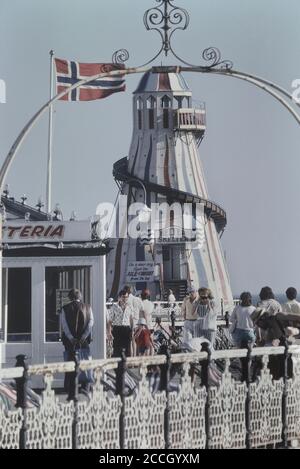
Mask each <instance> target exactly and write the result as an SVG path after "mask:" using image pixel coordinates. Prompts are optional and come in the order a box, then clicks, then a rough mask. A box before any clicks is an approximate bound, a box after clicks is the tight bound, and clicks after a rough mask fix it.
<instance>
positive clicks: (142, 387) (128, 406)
mask: <svg viewBox="0 0 300 469" xmlns="http://www.w3.org/2000/svg"><path fill="white" fill-rule="evenodd" d="M140 373H141V377H142V379H141V381H140V383H139V388H138V391H137V394H136V395H132V396H129V397H126V398H125V409H124V410H125V448H126V449H129V448H133V449H134V448H141V449H149V448H161V449H162V448H164V445H165V440H164V411H165V407H166V393H165V392H157V393H154V394H152V393H151V391H150V389H149V382H148V379H147V367H145V366H143V365H142V366H141V369H140Z"/></svg>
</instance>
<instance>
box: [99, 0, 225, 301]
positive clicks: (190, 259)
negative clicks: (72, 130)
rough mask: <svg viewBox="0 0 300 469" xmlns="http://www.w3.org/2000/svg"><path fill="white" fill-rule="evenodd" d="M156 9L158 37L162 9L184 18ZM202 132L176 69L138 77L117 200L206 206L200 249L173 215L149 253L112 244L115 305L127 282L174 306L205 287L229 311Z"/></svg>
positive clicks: (117, 172) (221, 215)
mask: <svg viewBox="0 0 300 469" xmlns="http://www.w3.org/2000/svg"><path fill="white" fill-rule="evenodd" d="M161 6H163V7H162V8H164V10H163V11H162V12H161V14H162V18H163V20H162V24H163V26H162V30H163V31H164V32H166V33H167V34H168V31H170V24H169V21H170V18H171V13H172V10H171V11H168V7H171V8H172V9H173V10H176V11H177V10H180V12H181V13H180V14H181V15H183V17H185V15H187V12H186V11H185V10H181V9H178V8H177V7H174V6H173V4H171V0H170V1H167V0H165V1H162V2H161ZM153 10H154V11H157V10H158V8H154V9H153ZM153 10H148V11H147V12H146V14H145V24H146V26H147V29H151V28H150V26H149V24H148V23H147V21H150V22H151V11H153ZM152 14H153V13H152ZM177 14H178V12H177ZM187 18H188V17H187ZM156 26H157V24H156ZM186 26H187V24H186V25H185V27H186ZM185 27H184V28H183V27H182V28H180V29H185ZM154 29H157V28H154ZM176 29H178V28H176ZM162 37H163V46H162V48H163V49H164V50H165V51H166V49H168V48H169V49H170V50H172V49H171V46H170V42H169V39H168V35H167V36H162ZM205 128H206V119H205V106H204V104H201V105H198V106H194V105H193V100H192V92H191V90H190V89H189V87H188V85H187V83H186V81H185V79H184V77H183V76H182V74H181V73H177V70H176V67H154V68H152V69H151V71H149V72H147V73H146V74H145V75H144V76H143V77H142V78H141V80H140V83H139V85H138V87H137V89H136V91H135V92H134V94H133V134H132V141H131V146H130V150H129V154H128V157H125V158H122V159H121V160H119V161H118V162H116V163H115V164H114V168H113V175H114V178H115V179H116V181H117V182H118V183H119V184H120V185H121V190H122V193H123V194H126V195H127V196H128V205H130V204H131V203H133V202H145V203H146V204H147V206H148V207H151V204H153V203H160V204H161V203H167V204H168V205H170V206H171V205H172V204H173V203H174V202H177V203H180V204H181V205H182V206H183V204H186V203H189V204H192V205H193V206H195V205H196V204H197V203H198V204H199V203H201V204H202V206H204V221H205V223H204V233H203V234H204V242H203V243H202V244H200V245H199V246H196V247H195V245H193V247H191V242H190V241H189V240H187V239H186V237H185V236H184V234H183V235H181V236H178V234H177V233H176V226H175V225H174V223H173V222H172V216H171V220H170V227H169V230H168V235H166V233H165V231H163V230H161V232H160V234H159V235H158V236H155V238H154V244H153V245H152V246H151V247H150V246H148V245H145V244H144V243H142V242H141V239H132V238H120V239H115V240H111V243H110V245H111V247H112V248H113V249H112V251H111V252H110V254H109V256H108V260H107V295H108V296H111V297H114V298H115V297H116V296H117V293H118V291H119V290H120V289H121V288H122V287H123V286H124V285H125V284H127V283H130V284H131V285H132V284H134V285H135V288H136V290H141V289H143V288H145V287H147V288H149V289H150V291H151V293H152V297H153V298H155V297H160V298H162V297H163V294H164V292H165V291H166V290H167V289H168V288H171V289H172V290H173V291H174V292H175V295H176V297H177V299H181V298H182V297H183V296H184V295H185V293H186V290H187V288H188V287H190V286H194V287H196V288H198V287H200V286H208V287H209V288H211V290H212V291H213V294H214V297H215V300H216V302H217V304H221V300H222V301H223V302H224V305H225V306H227V305H228V306H230V305H231V304H232V292H231V288H230V282H229V277H228V272H227V268H226V265H225V261H224V257H223V252H222V248H221V245H220V235H221V234H222V233H223V231H224V228H225V226H226V213H225V211H224V210H223V209H222V208H221V207H220V206H219V205H217V204H216V203H214V202H212V201H210V199H209V196H208V191H207V186H206V182H205V177H204V173H203V168H202V164H201V160H200V155H199V150H198V149H199V145H200V143H201V140H202V139H203V136H204V133H205ZM145 198H146V200H145ZM172 229H173V231H172ZM146 262H147V264H146ZM151 265H152V266H153V275H151ZM145 266H146V267H145ZM149 266H150V267H149Z"/></svg>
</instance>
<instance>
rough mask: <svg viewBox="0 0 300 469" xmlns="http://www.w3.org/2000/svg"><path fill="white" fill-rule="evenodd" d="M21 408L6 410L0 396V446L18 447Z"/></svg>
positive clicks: (3, 447)
mask: <svg viewBox="0 0 300 469" xmlns="http://www.w3.org/2000/svg"><path fill="white" fill-rule="evenodd" d="M22 420H23V417H22V410H21V409H18V410H6V409H5V406H4V403H3V402H2V400H1V397H0V448H1V449H18V448H19V440H20V430H21V426H22Z"/></svg>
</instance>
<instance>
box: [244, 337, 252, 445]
mask: <svg viewBox="0 0 300 469" xmlns="http://www.w3.org/2000/svg"><path fill="white" fill-rule="evenodd" d="M247 349H248V350H247V357H246V358H245V359H244V360H245V373H246V376H245V381H246V385H247V396H246V448H247V449H251V446H252V443H251V435H252V431H251V399H252V396H251V391H250V384H251V363H252V344H251V342H248V344H247Z"/></svg>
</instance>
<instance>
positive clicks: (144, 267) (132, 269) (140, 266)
mask: <svg viewBox="0 0 300 469" xmlns="http://www.w3.org/2000/svg"><path fill="white" fill-rule="evenodd" d="M153 275H154V262H146V261H136V262H128V265H127V272H126V282H151V281H152V280H153Z"/></svg>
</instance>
